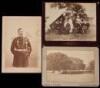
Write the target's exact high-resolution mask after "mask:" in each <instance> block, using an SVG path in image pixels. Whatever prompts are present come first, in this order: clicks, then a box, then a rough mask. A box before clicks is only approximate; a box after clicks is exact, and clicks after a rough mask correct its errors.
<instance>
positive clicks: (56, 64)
mask: <svg viewBox="0 0 100 88" xmlns="http://www.w3.org/2000/svg"><path fill="white" fill-rule="evenodd" d="M47 70H49V71H61V70H90V71H94V61H91V62H90V63H89V65H88V67H87V68H86V65H85V64H84V63H83V60H81V59H80V58H74V57H69V56H67V55H65V54H63V53H60V52H55V53H50V54H48V55H47Z"/></svg>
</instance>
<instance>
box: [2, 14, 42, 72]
mask: <svg viewBox="0 0 100 88" xmlns="http://www.w3.org/2000/svg"><path fill="white" fill-rule="evenodd" d="M40 51H41V17H39V16H3V17H2V73H21V72H22V73H38V72H39V73H40V72H41V52H40Z"/></svg>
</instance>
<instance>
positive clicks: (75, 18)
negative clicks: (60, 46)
mask: <svg viewBox="0 0 100 88" xmlns="http://www.w3.org/2000/svg"><path fill="white" fill-rule="evenodd" d="M44 8H45V10H44V14H45V16H44V20H45V23H44V30H45V41H96V3H75V2H74V3H68V2H45V4H44Z"/></svg>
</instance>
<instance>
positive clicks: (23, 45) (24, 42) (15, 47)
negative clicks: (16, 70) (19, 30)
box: [11, 37, 32, 67]
mask: <svg viewBox="0 0 100 88" xmlns="http://www.w3.org/2000/svg"><path fill="white" fill-rule="evenodd" d="M31 50H32V49H31V44H30V42H29V40H28V39H27V38H26V37H16V38H15V39H14V40H13V42H12V45H11V52H12V53H13V55H14V59H13V66H14V67H27V66H28V64H29V63H28V58H29V56H30V53H31Z"/></svg>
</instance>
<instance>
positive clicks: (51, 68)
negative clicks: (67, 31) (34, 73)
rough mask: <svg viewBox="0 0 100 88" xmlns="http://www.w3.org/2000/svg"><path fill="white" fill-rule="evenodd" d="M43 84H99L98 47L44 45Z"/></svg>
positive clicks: (92, 85)
mask: <svg viewBox="0 0 100 88" xmlns="http://www.w3.org/2000/svg"><path fill="white" fill-rule="evenodd" d="M42 58H43V62H42V68H43V69H42V85H43V86H91V87H94V86H99V49H98V48H97V47H44V48H43V57H42Z"/></svg>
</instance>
